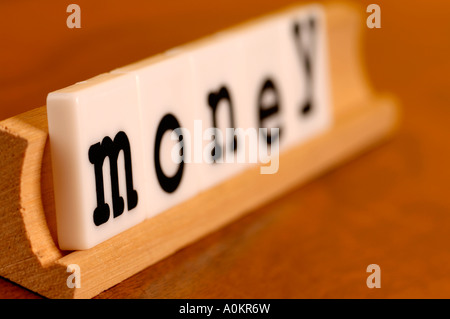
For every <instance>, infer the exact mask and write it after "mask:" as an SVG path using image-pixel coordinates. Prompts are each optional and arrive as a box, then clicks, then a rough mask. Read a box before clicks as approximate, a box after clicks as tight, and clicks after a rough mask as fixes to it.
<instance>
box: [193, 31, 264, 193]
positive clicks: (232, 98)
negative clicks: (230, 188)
mask: <svg viewBox="0 0 450 319" xmlns="http://www.w3.org/2000/svg"><path fill="white" fill-rule="evenodd" d="M208 40H209V41H208V42H207V43H205V45H204V46H201V47H199V48H195V49H194V50H192V52H191V53H190V57H191V63H192V64H191V65H192V70H193V74H194V83H195V84H194V90H193V92H194V94H195V96H194V103H195V108H196V118H197V119H198V120H199V121H198V122H197V124H198V125H199V123H200V124H201V127H202V132H203V141H202V153H201V154H199V152H198V151H197V153H196V155H197V156H198V157H197V158H199V157H201V159H202V163H203V164H202V169H201V177H202V178H201V189H202V190H205V189H208V188H210V187H213V186H214V185H217V184H219V183H220V182H223V181H224V180H226V179H229V178H231V177H233V175H235V174H237V173H239V172H241V171H242V170H243V169H245V168H248V167H249V164H245V163H242V162H246V161H248V159H246V158H245V157H241V158H240V157H239V156H240V155H238V154H239V153H240V152H242V153H241V154H243V155H242V156H245V154H246V152H245V150H246V149H248V144H249V140H248V139H245V140H244V139H241V138H245V133H246V130H247V129H248V128H250V127H254V126H253V124H254V123H253V122H252V117H255V116H256V112H254V110H252V109H251V108H250V105H249V92H248V82H247V78H246V74H247V73H246V65H245V51H244V42H243V37H242V35H241V33H237V32H233V33H222V34H219V35H216V36H214V37H211V38H210V39H208ZM205 42H206V41H205ZM235 129H236V130H237V129H239V130H240V131H241V132H242V133H239V131H237V133H236V130H235ZM234 133H236V134H237V135H236V137H235V135H234Z"/></svg>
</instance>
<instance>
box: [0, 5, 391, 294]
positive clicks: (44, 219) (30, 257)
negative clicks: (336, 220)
mask: <svg viewBox="0 0 450 319" xmlns="http://www.w3.org/2000/svg"><path fill="white" fill-rule="evenodd" d="M326 15H327V20H326V21H327V30H328V47H329V55H330V68H331V85H332V96H333V99H332V102H333V112H334V122H333V125H332V128H331V130H329V131H327V132H326V133H324V134H322V135H320V136H319V137H317V138H314V139H312V140H310V141H308V142H307V143H306V144H303V145H301V146H298V147H295V148H293V149H290V150H288V151H287V152H284V153H283V154H281V156H280V168H279V171H278V173H277V174H274V175H260V173H259V168H258V167H254V168H251V169H249V170H247V171H245V172H244V173H242V174H241V175H239V176H238V177H235V178H233V179H231V180H229V181H226V182H225V183H223V184H221V185H219V186H217V187H215V188H213V189H210V190H208V191H207V192H204V193H201V194H200V195H198V196H196V197H195V198H193V199H191V200H189V201H187V202H185V203H183V204H181V205H179V206H176V207H174V208H171V209H170V210H168V211H166V212H164V213H162V214H160V215H158V216H156V217H154V218H151V219H148V220H145V221H144V222H142V223H141V224H139V225H137V226H135V227H133V228H131V229H129V230H127V231H125V232H123V233H121V234H119V235H117V236H115V237H113V238H111V239H109V240H107V241H106V242H103V243H101V244H99V245H98V246H96V247H94V248H92V249H89V250H85V251H73V252H69V251H61V250H59V248H58V246H57V244H56V236H55V232H56V230H55V227H56V224H55V213H54V204H53V186H52V175H51V174H52V173H51V161H50V150H49V143H48V128H47V116H46V107H45V106H44V107H41V108H37V109H34V110H32V111H29V112H26V113H23V114H20V115H18V116H15V117H13V118H10V119H7V120H5V121H2V122H0V164H1V166H0V234H1V238H2V240H1V242H0V275H1V276H2V277H5V278H8V279H9V280H11V281H13V282H16V283H18V284H19V285H21V286H23V287H26V288H28V289H30V290H32V291H35V292H36V293H38V294H41V295H43V296H46V297H50V298H91V297H93V296H95V295H97V294H99V293H100V292H102V291H104V290H106V289H108V288H110V287H112V286H113V285H115V284H117V283H119V282H121V281H122V280H124V279H126V278H128V277H130V276H132V275H133V274H136V273H137V272H139V271H141V270H143V269H145V268H146V267H148V266H150V265H152V264H154V263H156V262H158V261H160V260H161V259H163V258H165V257H167V256H169V255H171V254H173V253H174V252H176V251H177V250H179V249H181V248H183V247H185V246H186V245H188V244H190V243H192V242H194V241H196V240H198V239H199V238H201V237H202V236H205V235H206V234H208V233H210V232H212V231H214V230H216V229H218V228H220V227H222V226H224V225H226V224H227V223H230V222H232V221H234V220H236V219H238V218H239V217H240V216H242V215H243V214H245V213H248V212H250V211H252V210H254V209H255V208H256V207H258V206H260V205H263V204H264V203H266V202H267V201H269V200H270V199H273V198H275V197H277V196H279V195H281V194H282V193H283V192H285V191H286V190H288V189H290V188H292V187H295V186H297V185H299V184H300V183H304V182H306V181H308V180H310V179H311V178H313V177H315V176H317V175H318V174H321V173H323V172H324V171H326V170H329V169H330V168H332V167H334V166H336V165H337V164H339V163H341V162H342V161H343V160H346V159H348V158H349V157H350V156H354V155H355V154H357V153H358V152H360V151H362V150H363V149H365V148H366V147H368V146H370V145H373V144H374V143H376V142H378V141H380V140H382V139H383V138H385V137H387V136H389V134H390V133H391V132H393V129H394V128H395V126H396V123H397V119H398V108H397V106H396V105H397V102H396V101H395V99H393V98H392V97H390V96H382V95H378V94H375V93H374V92H373V91H372V89H371V86H370V85H369V82H368V81H367V79H366V75H365V73H364V68H363V63H362V62H361V57H360V51H361V50H360V33H361V29H362V28H363V27H364V26H365V23H364V21H363V20H362V19H361V14H360V13H358V12H357V11H356V9H355V8H353V7H350V6H348V5H341V4H339V5H337V4H330V5H327V6H326ZM70 264H77V265H79V266H80V269H81V288H68V287H67V284H66V281H67V278H68V276H69V275H70V273H68V272H67V266H68V265H70Z"/></svg>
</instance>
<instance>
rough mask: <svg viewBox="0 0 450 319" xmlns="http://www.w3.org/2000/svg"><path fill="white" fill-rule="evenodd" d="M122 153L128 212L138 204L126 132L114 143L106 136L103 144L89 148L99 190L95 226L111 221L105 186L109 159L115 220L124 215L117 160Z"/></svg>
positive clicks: (116, 138) (120, 133) (118, 135)
mask: <svg viewBox="0 0 450 319" xmlns="http://www.w3.org/2000/svg"><path fill="white" fill-rule="evenodd" d="M120 151H123V155H124V160H125V179H126V185H127V205H128V210H132V209H133V208H135V207H136V205H137V203H138V194H137V192H136V191H135V190H134V188H133V173H132V168H131V151H130V142H129V141H128V137H127V135H126V134H125V132H122V131H121V132H119V133H117V134H116V136H115V137H114V142H113V141H112V140H111V138H109V137H108V136H106V137H105V138H104V139H103V141H102V143H101V144H100V143H97V144H94V145H92V146H91V147H90V148H89V154H88V155H89V161H90V162H91V163H92V164H94V171H95V186H96V190H97V208H95V210H94V224H95V225H96V226H99V225H101V224H103V223H106V222H107V221H108V219H109V205H108V204H106V203H105V191H104V186H103V162H104V161H105V158H106V157H108V158H109V166H110V175H111V193H112V201H113V203H112V204H113V212H114V214H113V215H114V218H115V217H117V216H120V215H121V214H122V213H123V209H124V202H123V198H122V197H121V196H120V194H119V177H118V171H117V160H118V157H119V153H120Z"/></svg>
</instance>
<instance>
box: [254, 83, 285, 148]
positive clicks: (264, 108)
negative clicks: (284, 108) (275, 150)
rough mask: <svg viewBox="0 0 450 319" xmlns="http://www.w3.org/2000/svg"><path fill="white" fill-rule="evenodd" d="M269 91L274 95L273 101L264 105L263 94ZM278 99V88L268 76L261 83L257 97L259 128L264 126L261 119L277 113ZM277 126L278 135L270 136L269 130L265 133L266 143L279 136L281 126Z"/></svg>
mask: <svg viewBox="0 0 450 319" xmlns="http://www.w3.org/2000/svg"><path fill="white" fill-rule="evenodd" d="M270 91H271V93H272V94H274V96H275V102H274V104H273V105H271V106H268V105H264V103H263V100H264V99H263V97H264V94H269V93H270ZM279 101H280V97H279V95H278V90H277V88H276V86H275V84H274V83H273V81H272V80H271V79H269V78H268V79H266V80H265V82H264V84H263V87H262V88H261V91H260V92H259V97H258V110H259V127H261V128H262V127H264V126H263V121H264V120H265V119H266V118H268V117H270V116H273V115H274V114H276V113H278V111H279V109H280V106H279V103H280V102H279ZM278 127H279V131H278V134H279V135H280V136H271V134H270V132H268V133H267V144H271V143H272V140H275V139H277V138H279V137H281V127H280V126H278Z"/></svg>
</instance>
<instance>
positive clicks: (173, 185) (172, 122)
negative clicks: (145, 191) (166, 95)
mask: <svg viewBox="0 0 450 319" xmlns="http://www.w3.org/2000/svg"><path fill="white" fill-rule="evenodd" d="M177 128H180V124H179V123H178V121H177V119H176V118H175V116H173V115H172V114H166V115H165V116H164V117H163V118H162V120H161V122H159V126H158V130H157V132H156V139H155V152H154V154H155V170H156V176H157V177H158V182H159V185H161V187H162V189H164V190H165V191H166V192H167V193H172V192H174V191H175V190H176V189H177V187H178V185H180V182H181V177H182V176H183V167H184V160H183V154H181V156H182V160H181V162H180V164H179V167H178V171H177V173H176V174H175V175H174V176H172V177H167V176H166V175H165V174H164V172H163V171H162V168H161V161H160V151H161V140H162V138H163V135H164V133H165V132H166V131H168V130H176V129H177ZM179 139H180V142H181V143H183V141H182V140H183V136H182V135H180V136H179ZM182 150H183V148H182Z"/></svg>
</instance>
